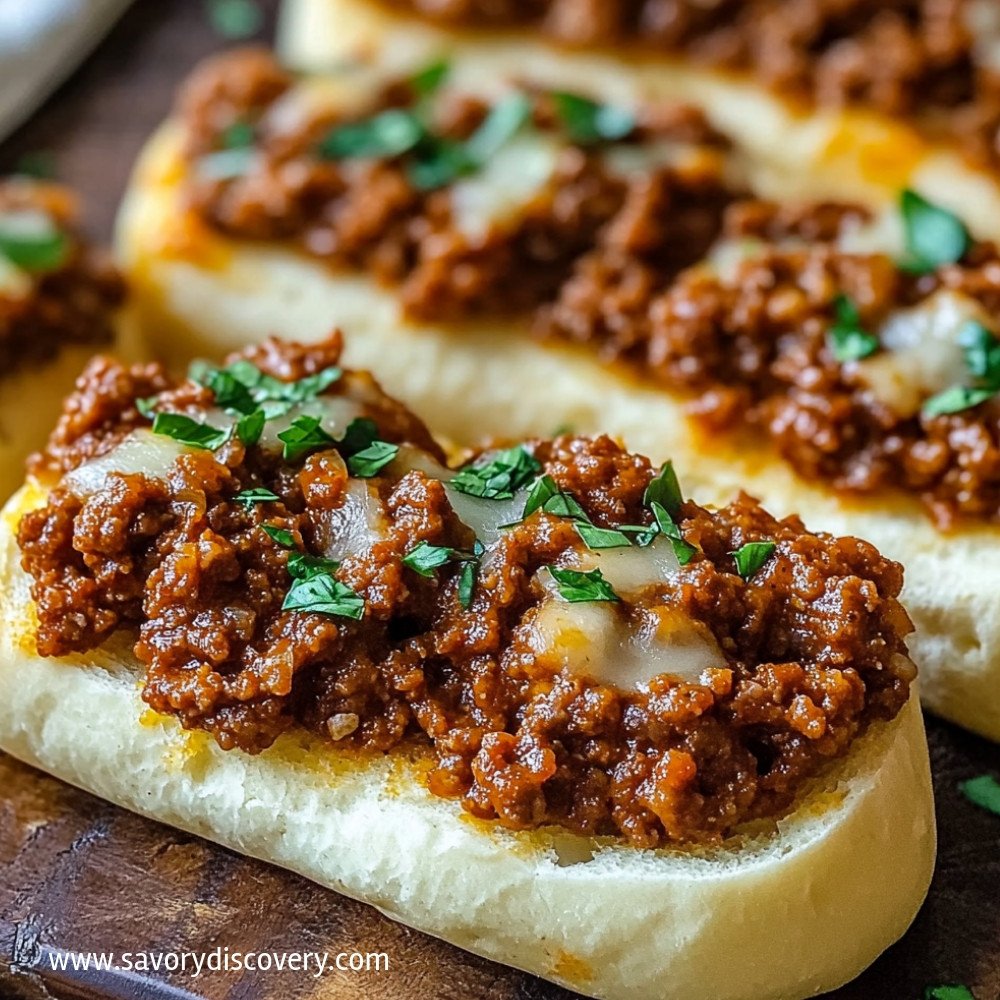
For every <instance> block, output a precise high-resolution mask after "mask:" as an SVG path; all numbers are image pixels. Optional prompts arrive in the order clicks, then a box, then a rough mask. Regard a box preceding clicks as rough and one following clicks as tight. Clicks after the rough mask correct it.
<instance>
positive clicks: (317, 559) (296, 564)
mask: <svg viewBox="0 0 1000 1000" xmlns="http://www.w3.org/2000/svg"><path fill="white" fill-rule="evenodd" d="M338 566H340V563H338V562H334V560H333V559H325V558H324V557H323V556H311V555H309V554H308V553H306V552H293V553H292V554H291V555H290V556H289V557H288V572H289V573H290V574H291V576H292V577H293V578H294V579H296V580H311V579H312V578H313V577H314V576H318V575H319V574H320V573H332V572H333V571H334V570H335V569H337V567H338Z"/></svg>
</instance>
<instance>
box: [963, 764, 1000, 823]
mask: <svg viewBox="0 0 1000 1000" xmlns="http://www.w3.org/2000/svg"><path fill="white" fill-rule="evenodd" d="M958 788H959V791H960V792H961V793H962V794H963V795H964V796H965V797H966V798H967V799H968V800H969V801H970V802H971V803H973V805H977V806H979V807H980V808H981V809H985V810H986V811H987V812H991V813H993V814H994V815H995V816H1000V781H997V779H996V778H994V777H993V775H992V774H981V775H979V777H978V778H970V779H969V780H968V781H963V782H962V783H961V784H960V785H959V786H958Z"/></svg>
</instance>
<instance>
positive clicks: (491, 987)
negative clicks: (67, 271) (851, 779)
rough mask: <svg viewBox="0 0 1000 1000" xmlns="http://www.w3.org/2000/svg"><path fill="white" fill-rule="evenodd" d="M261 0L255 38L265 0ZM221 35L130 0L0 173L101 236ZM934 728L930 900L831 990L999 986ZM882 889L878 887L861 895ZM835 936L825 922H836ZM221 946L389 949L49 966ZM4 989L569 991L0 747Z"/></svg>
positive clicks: (994, 885) (180, 8) (962, 764)
mask: <svg viewBox="0 0 1000 1000" xmlns="http://www.w3.org/2000/svg"><path fill="white" fill-rule="evenodd" d="M22 2H31V0H22ZM262 6H263V7H264V8H265V10H266V13H267V26H266V29H265V31H264V33H263V34H264V36H265V37H266V36H267V34H268V33H269V32H270V30H271V29H272V27H273V21H274V12H275V8H276V3H275V2H265V3H263V5H262ZM222 44H224V43H223V42H222V40H220V39H219V38H218V36H217V35H216V34H215V33H214V32H213V31H212V30H211V28H210V27H209V25H208V22H207V20H206V17H205V8H204V5H203V4H202V3H201V2H200V0H138V2H137V3H136V5H135V7H134V8H133V9H132V10H131V11H130V12H129V13H128V14H126V16H125V17H124V18H123V20H122V21H121V23H120V24H119V25H118V27H117V28H116V29H115V31H114V32H113V33H112V35H111V36H110V37H109V38H108V40H107V41H106V42H105V43H104V44H103V45H102V46H101V47H100V49H99V50H98V51H97V52H96V53H95V54H94V56H93V57H92V58H91V59H90V60H89V61H88V62H87V64H86V65H85V66H84V68H83V69H82V70H80V71H79V72H78V73H77V74H76V75H75V76H74V77H73V78H72V79H71V80H70V81H69V82H68V83H67V84H66V85H65V86H64V87H63V88H62V89H61V90H60V91H59V93H58V94H56V95H55V97H53V98H52V99H51V100H50V101H49V102H48V104H47V105H46V106H45V107H44V108H43V109H42V110H41V111H40V112H39V113H38V114H37V115H36V116H35V118H34V119H33V120H32V121H31V122H29V123H28V124H27V125H26V126H25V127H24V128H22V129H21V131H20V132H19V133H18V134H17V135H15V136H14V137H13V138H11V139H10V140H8V141H7V142H6V143H4V144H3V145H0V171H9V170H11V169H13V168H14V167H15V166H16V165H17V164H18V163H20V162H21V160H22V158H23V157H24V156H25V155H26V154H36V153H39V152H42V153H46V154H51V155H52V157H53V158H54V163H55V168H56V173H57V176H58V177H60V178H61V179H63V180H66V181H68V182H69V183H71V184H73V185H75V186H76V187H77V188H78V189H79V190H80V191H81V192H82V193H83V195H84V197H85V199H86V206H87V214H86V220H87V226H88V229H89V230H90V232H91V233H92V234H93V235H94V236H95V237H97V238H100V239H103V240H107V239H108V238H109V237H110V233H111V227H112V223H113V219H114V213H115V209H116V206H117V204H118V200H119V198H120V197H121V193H122V191H123V189H124V186H125V183H126V180H127V177H128V173H129V170H130V167H131V164H132V162H133V160H134V158H135V156H136V153H137V152H138V150H139V148H140V146H141V144H142V142H143V140H144V139H145V137H146V136H147V135H148V134H149V132H150V131H151V130H152V129H153V127H154V126H155V125H156V124H157V122H159V120H160V119H161V118H162V117H163V116H164V115H165V114H166V112H167V110H168V109H169V107H170V104H171V101H172V99H173V91H174V87H175V86H176V83H177V81H178V80H180V79H181V78H182V77H183V76H184V75H185V73H186V72H187V71H188V69H189V68H190V67H191V66H192V65H193V64H194V63H195V62H196V61H197V60H198V59H200V58H201V57H202V56H204V55H206V54H207V53H209V52H211V51H213V50H215V49H217V48H219V47H221V45H222ZM929 733H930V740H931V749H932V755H933V763H934V776H935V786H936V791H937V802H938V806H937V808H938V820H939V823H940V835H941V848H940V856H939V860H938V868H937V875H936V877H935V880H934V885H933V888H932V890H931V894H930V897H929V899H928V901H927V904H926V905H925V907H924V909H923V911H922V913H921V914H920V916H919V918H918V919H917V921H916V923H915V924H914V926H913V928H912V929H911V930H910V932H909V933H908V934H907V935H906V937H905V938H904V939H903V941H901V942H900V943H899V944H898V945H897V946H895V947H894V948H892V949H891V950H890V951H889V952H888V953H887V954H886V955H885V956H883V957H882V958H881V959H880V960H879V961H878V962H877V963H876V964H875V965H874V966H873V967H872V968H871V969H870V970H869V971H868V972H866V973H865V974H864V975H863V976H861V978H859V979H858V980H856V981H855V982H854V983H852V984H851V985H850V986H848V987H845V988H844V989H842V990H839V991H837V993H836V994H831V995H830V997H829V998H828V1000H918V998H920V997H923V995H924V991H925V988H926V987H927V986H928V985H931V984H939V983H964V984H966V985H968V986H969V987H970V988H971V989H972V991H973V993H974V995H975V997H976V1000H1000V817H995V816H992V815H990V814H988V813H986V812H984V811H982V810H980V809H977V808H976V807H975V806H973V805H971V804H970V803H969V802H967V801H965V800H964V799H963V798H962V796H961V795H960V794H959V791H958V785H959V783H960V782H961V781H962V780H964V779H966V778H969V777H972V776H975V775H978V774H982V773H985V772H992V773H994V774H998V775H1000V748H997V747H995V746H992V745H990V744H988V743H986V742H984V741H982V740H979V739H976V738H975V737H972V736H968V735H967V734H965V733H962V732H961V731H959V730H958V729H956V728H954V727H952V726H949V725H946V724H943V723H940V722H937V721H935V720H929ZM890 871H891V870H890V869H888V868H887V872H890ZM886 877H887V879H889V878H891V877H892V876H891V874H887V876H886ZM882 889H883V887H882V886H880V885H873V886H872V887H871V892H873V893H878V892H881V891H882ZM829 932H830V934H831V935H832V936H835V935H836V934H837V932H838V928H836V927H831V928H830V929H829ZM817 947H824V945H823V943H822V942H818V943H817ZM216 948H219V949H226V948H229V949H231V950H232V951H236V950H243V951H246V950H251V949H266V950H271V951H282V950H289V951H301V950H316V951H326V952H329V953H330V954H331V956H332V955H335V954H336V953H338V952H350V951H359V952H384V953H386V954H387V955H388V956H389V962H390V967H389V971H388V972H384V971H383V972H378V973H376V972H369V973H358V974H355V973H351V972H334V973H333V974H327V975H325V976H324V977H323V978H322V979H314V978H312V977H311V976H310V975H304V974H303V973H301V972H284V973H277V972H271V973H267V974H264V973H258V974H256V975H251V974H239V973H223V972H208V973H203V975H202V976H201V977H200V978H198V979H192V978H190V976H188V975H185V974H182V973H176V974H170V973H163V972H160V973H158V974H157V973H152V972H147V973H145V974H138V973H137V974H134V975H131V976H128V975H125V974H123V973H96V972H94V971H90V972H87V973H84V972H79V973H75V972H72V971H70V972H67V973H58V974H56V973H53V972H51V971H50V970H49V968H48V965H49V962H48V956H49V955H51V954H52V953H53V952H57V953H58V952H64V951H76V952H87V951H92V950H99V951H115V952H118V953H121V952H125V951H129V952H139V951H155V950H178V951H185V950H187V951H197V952H212V951H213V949H216ZM220 954H222V952H220ZM720 961H725V956H720ZM0 997H29V998H70V997H73V998H77V997H88V998H96V997H105V998H108V997H115V998H148V1000H158V998H181V997H186V998H189V1000H190V998H192V997H193V998H203V1000H257V998H260V1000H263V998H269V1000H270V998H274V1000H307V998H308V1000H343V998H353V997H366V998H372V1000H429V998H435V1000H460V998H461V1000H466V998H468V1000H567V998H569V997H570V994H568V993H566V992H565V991H563V990H560V989H558V988H556V987H553V986H550V985H548V984H545V983H543V982H541V981H540V980H537V979H534V978H533V977H531V976H527V975H524V974H522V973H518V972H514V971H512V970H509V969H505V968H502V967H500V966H496V965H493V964H492V963H490V962H485V961H482V960H480V959H477V958H473V957H471V956H469V955H466V954H465V953H463V952H460V951H458V950H457V949H455V948H451V947H450V946H448V945H445V944H442V943H440V942H438V941H434V940H433V939H431V938H428V937H426V936H424V935H421V934H418V933H415V932H413V931H410V930H408V929H406V928H404V927H401V926H399V925H398V924H394V923H391V922H390V921H388V920H386V919H385V918H384V917H382V916H380V915H379V914H378V913H376V912H375V911H374V910H372V909H371V908H369V907H366V906H362V905H360V904H358V903H354V902H352V901H350V900H346V899H344V898H342V897H340V896H337V895H335V894H334V893H332V892H327V891H325V890H323V889H321V888H319V887H317V886H315V885H313V884H311V883H310V882H307V881H305V880H304V879H301V878H299V877H297V876H294V875H291V874H289V873H287V872H283V871H281V870H279V869H277V868H272V867H270V866H268V865H264V864H260V863H257V862H254V861H249V860H247V859H245V858H242V857H240V856H238V855H235V854H233V853H231V852H229V851H226V850H222V849H221V848H217V847H214V846H212V845H211V844H208V843H205V842H204V841H201V840H198V839H197V838H194V837H190V836H187V835H185V834H181V833H177V832H175V831H173V830H171V829H169V828H167V827H163V826H160V825H158V824H156V823H151V822H148V821H146V820H143V819H140V818H138V817H136V816H133V815H131V814H129V813H126V812H124V811H122V810H119V809H116V808H115V807H113V806H110V805H107V804H106V803H104V802H101V801H99V800H98V799H95V798H93V797H91V796H89V795H86V794H84V793H83V792H79V791H77V790H75V789H72V788H69V787H67V786H65V785H63V784H61V783H59V782H57V781H54V780H53V779H51V778H48V777H46V776H44V775H41V774H39V773H37V772H35V771H33V770H31V769H30V768H27V767H25V766H23V765H21V764H19V763H17V762H16V761H13V760H11V759H10V758H6V757H3V756H0Z"/></svg>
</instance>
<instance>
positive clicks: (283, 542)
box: [261, 524, 295, 549]
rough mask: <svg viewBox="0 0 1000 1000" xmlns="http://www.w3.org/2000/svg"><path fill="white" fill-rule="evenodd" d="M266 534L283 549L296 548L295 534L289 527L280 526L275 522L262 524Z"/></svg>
mask: <svg viewBox="0 0 1000 1000" xmlns="http://www.w3.org/2000/svg"><path fill="white" fill-rule="evenodd" d="M261 528H263V530H264V534H265V535H267V537H268V538H270V539H271V541H272V542H274V543H275V544H277V545H280V546H281V547H282V548H283V549H294V548H295V536H294V535H293V534H292V533H291V532H290V531H289V530H288V529H287V528H278V527H276V526H275V525H273V524H262V525H261Z"/></svg>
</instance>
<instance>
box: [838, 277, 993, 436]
mask: <svg viewBox="0 0 1000 1000" xmlns="http://www.w3.org/2000/svg"><path fill="white" fill-rule="evenodd" d="M987 318H988V317H986V316H985V314H984V312H983V309H982V307H981V306H980V305H979V304H978V303H977V302H976V301H975V300H974V299H971V298H969V297H967V296H965V295H960V294H958V293H957V292H952V291H948V290H942V291H939V292H935V293H934V295H931V296H930V297H928V298H927V299H926V300H925V301H923V302H921V303H920V304H919V305H917V306H914V307H913V308H912V309H903V310H900V311H898V312H896V313H894V314H893V315H892V316H890V317H889V319H888V320H887V321H886V322H885V324H883V326H882V328H881V329H880V330H879V331H878V336H879V340H880V342H881V344H882V348H883V349H882V350H881V351H880V352H879V353H877V354H874V355H872V356H871V357H869V358H865V359H864V360H863V361H859V362H855V363H853V365H852V366H851V367H850V368H848V372H849V373H851V374H853V375H854V376H855V377H856V378H857V379H858V381H860V382H861V383H862V384H863V385H866V386H867V387H868V388H869V389H870V390H871V392H872V394H873V395H874V396H875V398H876V399H878V400H879V401H881V402H882V403H884V404H885V405H886V406H888V407H890V408H891V409H892V410H893V412H894V413H897V414H898V415H899V416H900V417H912V416H915V415H916V414H917V413H918V412H919V411H920V407H921V406H922V405H923V403H924V401H925V400H926V399H927V398H928V397H930V396H933V395H935V394H936V393H939V392H943V391H944V390H945V389H947V388H949V387H950V386H953V385H960V384H964V383H965V382H966V381H967V380H968V371H967V370H966V366H965V360H964V357H963V354H962V348H961V345H960V344H959V342H958V335H959V333H960V331H961V330H962V327H963V326H965V324H966V323H968V322H969V321H970V320H976V321H978V322H980V323H984V321H985V320H986V319H987Z"/></svg>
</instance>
